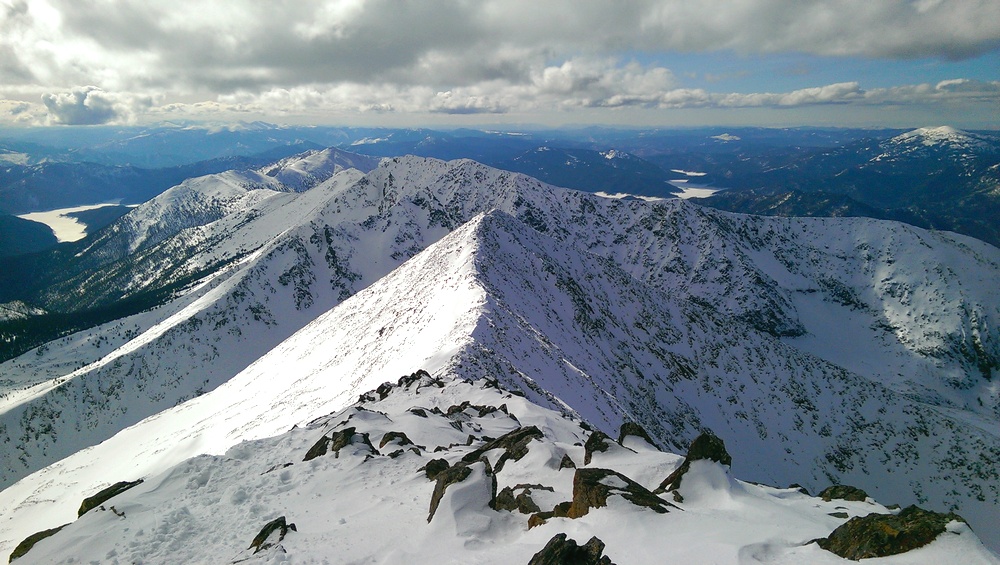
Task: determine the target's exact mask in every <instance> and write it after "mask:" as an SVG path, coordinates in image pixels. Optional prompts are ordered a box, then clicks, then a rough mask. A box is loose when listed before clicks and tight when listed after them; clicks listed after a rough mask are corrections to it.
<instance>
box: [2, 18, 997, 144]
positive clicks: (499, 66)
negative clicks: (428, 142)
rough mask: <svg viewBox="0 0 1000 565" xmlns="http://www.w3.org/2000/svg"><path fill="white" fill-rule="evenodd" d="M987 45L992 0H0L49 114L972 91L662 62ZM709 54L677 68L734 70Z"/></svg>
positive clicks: (122, 116)
mask: <svg viewBox="0 0 1000 565" xmlns="http://www.w3.org/2000/svg"><path fill="white" fill-rule="evenodd" d="M998 49H1000V2H996V0H949V1H947V2H942V1H936V0H884V1H876V2H872V1H871V0H830V1H828V2H818V1H810V2H803V1H801V0H740V1H739V2H734V1H732V0H702V1H701V2H690V1H686V0H632V1H629V2H579V1H578V0H547V1H546V2H542V3H539V2H536V1H534V0H532V1H531V2H529V1H528V0H482V1H479V2H466V1H464V0H421V1H420V2H398V1H396V0H342V1H336V2H335V1H332V0H316V1H314V2H300V1H298V0H274V1H272V2H258V1H256V0H228V1H226V2H204V1H203V0H174V1H172V2H170V3H163V2H146V1H144V0H143V1H141V0H32V1H31V2H25V1H24V0H0V84H2V85H3V88H4V89H5V92H4V93H3V94H6V95H8V96H17V97H19V98H21V99H35V100H37V96H39V95H41V94H43V93H44V94H45V98H44V104H45V106H46V108H47V109H48V112H49V121H51V122H52V123H64V124H94V123H123V122H129V121H132V120H135V119H138V118H140V117H145V118H151V117H156V116H178V115H181V114H183V113H189V114H190V115H192V116H202V115H205V116H208V115H210V114H211V112H219V113H223V114H246V113H260V114H262V115H272V116H275V117H276V118H280V117H281V116H289V115H299V116H307V117H309V116H314V117H317V118H320V117H324V118H326V119H330V118H331V117H332V116H336V115H359V114H365V113H373V114H375V113H380V114H390V115H392V114H395V115H399V114H403V113H408V112H422V113H430V114H497V113H524V112H533V111H540V112H550V111H567V112H568V111H576V110H590V109H622V110H627V109H630V108H634V109H639V108H647V109H656V108H753V107H775V108H779V107H780V108H794V107H805V106H817V105H829V104H893V103H907V104H909V103H915V102H913V101H915V100H925V101H928V102H930V101H935V100H936V101H951V100H958V99H963V100H966V101H972V100H984V99H986V100H990V99H993V98H991V97H992V96H993V94H991V93H990V91H989V88H988V87H987V86H988V85H989V84H990V83H988V82H982V81H980V82H975V81H972V82H967V83H966V82H959V83H948V84H940V85H939V84H937V81H938V79H939V78H940V76H941V75H936V76H934V78H933V79H931V78H929V77H921V78H919V79H915V80H916V81H919V80H926V81H930V82H932V84H929V85H910V86H905V85H904V86H898V87H893V88H885V89H874V90H864V88H863V87H862V85H863V84H864V83H865V82H866V81H865V77H860V76H859V77H852V76H848V77H844V79H843V80H844V82H838V83H836V84H829V85H825V86H813V85H810V84H808V83H803V81H805V80H807V77H808V76H811V75H805V76H802V77H799V78H796V80H797V81H799V83H798V85H797V86H800V88H795V87H792V88H789V89H788V91H787V92H749V93H747V92H737V93H733V92H710V91H706V90H703V89H698V88H688V86H690V85H685V84H683V83H682V81H680V80H678V77H677V76H675V74H674V73H673V72H672V71H671V70H670V69H669V68H668V67H669V66H670V64H668V63H666V62H664V61H668V60H669V58H668V55H669V54H670V53H676V52H684V53H718V54H721V55H719V56H731V55H732V54H733V53H736V54H739V55H742V54H750V55H758V54H776V55H778V56H779V57H778V59H777V60H779V61H780V60H781V59H780V56H781V55H782V54H789V53H791V54H795V55H794V57H795V58H801V57H805V58H806V59H807V61H808V63H812V62H814V61H815V59H809V57H806V55H809V54H811V55H815V56H820V57H834V58H836V57H855V58H857V57H860V58H881V59H884V60H889V59H909V58H931V59H937V60H939V61H938V64H939V65H947V64H948V61H951V60H955V59H962V58H965V57H975V56H979V55H982V54H985V53H995V52H997V50H998ZM714 56H716V55H712V56H710V57H706V60H710V59H711V57H714ZM751 64H752V63H748V64H747V66H749V65H751ZM819 66H820V67H822V66H823V65H819ZM803 68H805V67H803ZM714 70H716V69H712V68H705V69H700V70H699V72H698V73H696V74H697V75H698V76H701V77H703V78H704V79H705V80H708V81H710V82H711V81H715V80H720V79H724V78H739V77H740V76H742V73H746V70H738V69H732V68H731V67H727V68H726V73H724V74H719V73H716V72H712V71H714ZM767 72H769V71H767V70H762V69H755V71H754V76H757V77H758V78H759V75H760V74H761V73H767ZM685 76H686V75H685ZM980 78H981V77H980ZM740 82H741V83H743V84H746V83H748V82H750V81H740ZM782 83H787V81H786V80H782ZM81 84H89V85H96V87H93V88H92V87H87V88H80V87H75V86H74V85H81ZM718 84H723V83H718ZM984 85H987V86H984ZM716 86H718V85H716ZM98 87H99V88H98ZM719 88H722V87H721V86H719ZM984 89H985V91H984ZM11 93H14V94H11ZM28 93H30V94H32V96H28ZM159 100H167V101H169V102H170V103H169V104H163V105H156V104H154V102H155V101H159ZM195 101H202V104H201V105H198V104H196V103H195ZM210 103H214V104H215V105H212V104H210Z"/></svg>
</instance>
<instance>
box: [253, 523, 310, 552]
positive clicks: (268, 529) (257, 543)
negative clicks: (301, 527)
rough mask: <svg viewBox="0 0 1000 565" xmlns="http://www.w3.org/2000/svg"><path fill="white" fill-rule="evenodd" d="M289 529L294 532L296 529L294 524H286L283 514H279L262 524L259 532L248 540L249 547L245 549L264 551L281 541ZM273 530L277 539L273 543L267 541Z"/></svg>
mask: <svg viewBox="0 0 1000 565" xmlns="http://www.w3.org/2000/svg"><path fill="white" fill-rule="evenodd" d="M289 531H292V532H296V531H298V530H297V529H296V528H295V524H288V523H286V522H285V517H284V516H279V517H278V518H275V519H274V520H271V521H270V522H268V523H267V524H264V527H263V528H261V530H260V533H258V534H257V535H256V537H254V538H253V541H252V542H250V547H248V548H247V549H252V550H253V552H254V553H258V552H261V551H264V550H265V549H268V548H270V547H273V546H274V545H275V544H277V543H281V540H283V539H285V534H287V533H288V532H289ZM274 532H278V539H277V540H276V541H275V542H274V543H268V541H267V540H268V538H270V537H271V534H273V533H274Z"/></svg>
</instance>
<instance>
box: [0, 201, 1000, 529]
mask: <svg viewBox="0 0 1000 565" xmlns="http://www.w3.org/2000/svg"><path fill="white" fill-rule="evenodd" d="M413 366H420V367H427V368H428V369H429V370H431V372H433V373H435V374H441V375H443V374H456V375H459V376H466V377H476V378H478V377H482V376H490V377H493V378H497V379H500V380H501V381H503V382H505V383H507V384H508V386H511V387H514V388H520V389H523V390H524V391H525V392H526V393H527V395H528V398H529V399H533V400H536V401H538V402H541V403H543V404H547V405H549V406H551V407H554V408H557V409H561V410H562V411H564V412H567V413H573V414H577V415H581V416H583V417H584V418H586V419H587V420H589V421H590V422H591V423H592V424H594V425H596V426H598V427H599V428H601V429H604V430H606V431H609V432H612V431H613V430H614V429H615V428H616V427H617V426H618V425H619V424H620V423H621V422H622V421H623V420H631V421H638V422H640V423H642V424H643V425H644V426H646V427H647V429H649V430H650V431H651V433H652V434H653V435H654V437H656V438H657V439H658V441H661V442H663V443H664V444H667V445H672V446H674V447H675V448H677V446H680V445H683V444H684V443H686V442H687V441H690V439H692V438H693V436H694V435H696V434H697V433H698V432H699V431H700V430H701V429H703V428H711V429H715V430H716V431H717V432H718V433H720V434H722V435H723V436H725V437H727V438H729V439H730V440H731V441H732V446H731V447H730V450H731V451H732V452H733V453H734V455H735V457H736V459H737V460H738V461H739V463H738V464H737V466H736V469H737V471H738V472H740V473H741V474H744V476H749V477H751V478H753V479H755V480H765V481H768V482H772V483H776V484H787V483H790V482H793V481H796V482H799V483H803V484H806V485H807V486H809V487H810V488H813V489H819V488H822V487H824V486H827V485H828V484H829V483H830V482H839V481H843V482H851V483H855V484H860V485H862V486H863V487H864V488H866V489H870V492H874V493H877V494H876V495H877V496H879V497H880V498H885V497H888V499H890V500H893V501H899V502H903V503H908V502H915V501H917V500H919V501H921V502H924V501H929V502H930V504H932V505H934V506H936V507H941V506H944V505H947V504H958V505H960V507H961V508H962V511H963V513H964V514H965V515H966V518H968V519H969V520H970V521H971V522H972V523H973V525H974V526H976V525H977V524H990V523H992V522H991V516H992V514H991V512H995V511H996V505H995V504H994V503H993V502H992V501H993V500H995V499H996V496H997V494H996V492H995V491H994V490H991V489H992V488H994V486H995V484H996V483H995V481H993V477H991V476H989V475H990V473H995V470H993V469H990V468H988V467H984V466H983V465H981V464H979V465H978V466H977V464H976V461H977V460H978V458H980V457H987V458H989V457H995V455H996V454H997V453H1000V449H998V441H997V438H996V437H995V435H990V434H989V433H986V432H984V431H981V430H977V429H975V428H974V427H973V426H970V425H968V424H967V423H965V422H963V421H961V420H958V419H955V418H951V417H948V416H946V415H944V414H941V413H939V412H937V411H934V410H929V409H928V408H927V407H926V406H920V405H917V404H915V403H913V402H912V401H909V400H907V399H905V398H903V397H901V396H900V395H899V394H896V393H894V392H892V391H891V390H888V389H886V388H884V387H880V386H878V385H876V384H873V383H871V382H869V381H867V380H866V379H863V378H861V377H859V376H857V375H853V374H851V373H849V372H847V371H845V370H843V369H840V368H838V367H835V366H833V365H829V364H828V363H825V362H823V361H821V360H819V359H817V358H815V357H812V356H809V355H807V354H802V353H800V352H798V351H797V350H795V349H794V348H792V347H790V346H788V345H785V344H783V343H782V342H781V341H779V340H777V339H775V338H774V337H771V336H768V335H766V334H763V333H761V332H759V331H757V330H755V329H753V328H751V327H749V326H746V325H744V324H740V323H733V322H732V321H731V320H727V319H725V318H724V317H720V316H719V315H717V314H715V313H714V312H713V311H712V310H711V309H708V308H706V307H704V306H700V305H697V304H694V303H690V302H688V301H682V300H681V301H679V300H678V299H677V298H675V297H671V296H670V295H669V294H666V293H662V292H660V291H658V290H656V289H653V288H651V287H649V286H648V285H646V284H644V283H642V282H640V281H638V280H635V279H633V278H631V277H630V276H629V275H628V274H626V273H625V272H624V271H622V270H621V269H620V268H619V267H617V266H616V265H615V264H614V263H613V262H611V261H608V260H606V259H601V258H598V257H594V256H591V255H588V254H585V253H582V252H581V251H579V250H577V249H576V248H573V247H568V246H565V245H561V244H560V243H558V242H557V241H555V240H553V239H551V238H549V237H547V236H545V235H542V234H539V233H536V232H534V231H532V230H528V229H526V228H525V226H524V225H523V224H520V223H519V222H517V221H516V220H514V219H513V218H510V217H509V216H506V215H504V214H502V213H493V214H490V215H488V216H485V217H481V218H478V219H476V220H475V221H473V222H470V223H469V224H467V225H465V226H463V227H462V228H461V229H459V230H456V231H455V232H453V233H452V234H450V235H449V236H448V237H446V238H445V239H444V240H442V241H440V242H438V243H437V244H435V245H433V246H432V247H430V248H429V249H428V250H427V251H425V252H423V253H421V254H419V255H417V256H416V257H415V258H414V259H413V260H411V261H409V262H407V263H406V264H404V265H403V267H401V268H400V269H397V270H396V271H394V272H393V273H392V274H390V275H389V276H387V277H384V278H382V279H380V280H379V281H378V282H377V283H375V284H374V285H372V286H371V287H369V288H367V289H365V290H363V291H361V292H359V293H358V294H356V295H355V296H353V297H351V298H350V299H348V300H347V301H345V302H344V303H343V304H341V305H340V306H338V307H337V308H335V309H333V310H331V311H330V312H328V313H326V314H324V315H322V316H320V317H318V318H317V319H316V320H315V321H313V322H311V323H309V324H308V325H307V326H305V327H304V328H303V329H302V330H301V331H299V332H298V333H296V334H295V335H294V336H293V337H292V338H290V339H289V340H286V341H285V342H284V343H282V344H281V345H279V346H278V347H276V348H275V349H273V350H272V351H270V352H269V353H268V354H267V355H264V356H263V357H261V358H260V359H259V360H258V361H257V362H255V363H254V364H253V365H251V366H250V367H248V368H247V369H246V370H244V371H242V372H241V373H240V374H239V375H237V376H236V377H234V378H233V379H231V380H230V381H229V382H227V383H226V384H224V385H222V386H220V387H219V388H217V389H215V390H214V391H211V392H208V393H206V394H204V395H203V396H200V397H198V398H195V399H193V400H191V401H189V402H186V403H184V404H182V405H180V406H178V407H177V408H174V409H171V410H168V411H166V412H163V413H161V414H159V415H157V416H154V417H152V418H149V419H148V420H145V421H143V422H142V423H140V424H139V425H137V426H134V427H132V428H129V429H127V430H125V431H123V432H121V433H119V434H117V435H116V436H115V437H113V438H112V439H110V440H108V441H107V442H105V443H103V444H101V445H99V446H97V447H94V448H92V449H89V450H85V451H83V452H80V453H78V454H76V455H73V456H71V457H69V458H68V459H65V460H63V461H61V462H59V463H56V464H55V465H52V466H50V467H48V468H46V469H44V470H42V471H39V472H38V473H35V474H33V475H31V476H29V477H27V478H26V479H24V480H22V481H21V482H19V483H18V484H16V485H14V486H12V487H10V488H8V489H7V490H5V491H3V492H2V493H0V507H5V508H11V509H12V510H11V511H10V512H8V513H7V516H6V518H7V521H6V522H5V524H11V526H10V527H11V528H18V530H16V531H17V532H18V533H24V535H27V534H29V533H31V531H37V530H40V529H44V528H47V527H51V526H53V525H58V524H52V523H51V522H53V521H56V518H57V517H58V518H59V520H63V521H66V520H68V519H69V518H70V517H71V516H70V514H71V512H72V511H73V510H74V505H72V504H65V503H59V504H56V505H50V504H48V503H45V502H44V500H51V499H55V500H59V501H66V500H71V501H72V500H77V499H79V498H82V497H83V496H84V495H85V494H87V493H88V492H89V491H95V490H97V489H98V488H99V487H100V486H101V483H102V482H105V483H106V482H108V481H111V478H110V477H109V476H108V474H109V471H108V468H109V467H108V465H113V466H114V468H116V469H117V472H118V473H119V474H120V475H127V476H128V477H138V476H146V475H148V474H151V473H153V472H155V470H156V469H160V468H163V467H164V466H167V465H171V464H174V463H177V462H179V461H180V460H181V459H182V458H184V457H188V456H192V455H195V454H197V453H202V452H207V453H214V454H221V453H223V452H224V451H225V450H226V449H228V448H229V447H230V446H232V445H234V444H236V443H237V442H239V441H243V440H248V439H257V438H261V437H265V436H268V435H271V434H276V433H279V432H281V431H283V430H286V429H288V428H290V427H292V426H294V425H297V424H302V423H303V422H306V421H308V420H310V419H312V418H314V417H316V416H317V415H320V414H323V413H325V412H328V411H330V410H334V409H336V408H339V407H341V406H344V405H346V404H348V403H349V402H350V401H351V400H353V399H354V398H356V397H357V395H358V394H359V393H360V392H362V391H364V390H367V389H370V388H373V387H375V386H376V385H378V384H379V383H381V382H383V381H384V380H386V379H389V378H394V377H395V375H398V374H401V373H405V372H406V371H408V370H409V369H406V367H413ZM929 430H934V434H933V435H931V434H930V433H929ZM109 461H116V463H108V462H109ZM117 461H123V462H124V463H117ZM955 467H959V468H967V469H969V470H970V471H973V473H978V474H979V475H981V476H978V475H973V476H971V477H970V476H963V475H962V474H960V473H954V470H955ZM890 474H891V475H893V477H894V480H893V481H885V477H886V476H888V475H890ZM114 480H117V479H114ZM43 485H44V486H43ZM991 485H994V486H991ZM965 493H972V496H963V494H965ZM976 494H979V495H982V496H984V497H988V500H987V501H986V503H985V504H983V503H979V504H977V503H976V501H975V500H971V499H972V498H973V497H974V496H975V495H976ZM45 520H48V521H49V523H47V524H46V523H42V522H44V521H45ZM30 527H35V530H31V531H23V530H21V529H20V528H25V529H28V528H30ZM981 528H982V526H981ZM979 533H980V535H984V536H991V535H995V532H992V531H991V530H990V529H988V528H987V529H986V531H985V532H983V531H980V532H979ZM16 537H17V536H16V535H12V538H16ZM15 541H16V540H13V541H11V543H13V542H15Z"/></svg>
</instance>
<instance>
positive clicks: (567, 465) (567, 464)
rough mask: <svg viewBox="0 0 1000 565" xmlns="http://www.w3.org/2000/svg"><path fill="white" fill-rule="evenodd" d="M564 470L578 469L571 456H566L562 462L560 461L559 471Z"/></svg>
mask: <svg viewBox="0 0 1000 565" xmlns="http://www.w3.org/2000/svg"><path fill="white" fill-rule="evenodd" d="M563 469H576V463H574V462H573V458H572V457H570V456H569V454H568V453H567V454H564V455H563V457H562V460H561V461H559V470H560V471H561V470H563Z"/></svg>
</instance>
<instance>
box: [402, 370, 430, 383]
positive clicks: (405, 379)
mask: <svg viewBox="0 0 1000 565" xmlns="http://www.w3.org/2000/svg"><path fill="white" fill-rule="evenodd" d="M429 378H431V375H430V373H428V372H427V371H425V370H423V369H418V370H417V372H415V373H413V374H411V375H404V376H402V377H399V380H398V381H396V386H401V387H406V388H410V385H412V384H413V383H418V382H420V380H421V379H429Z"/></svg>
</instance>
